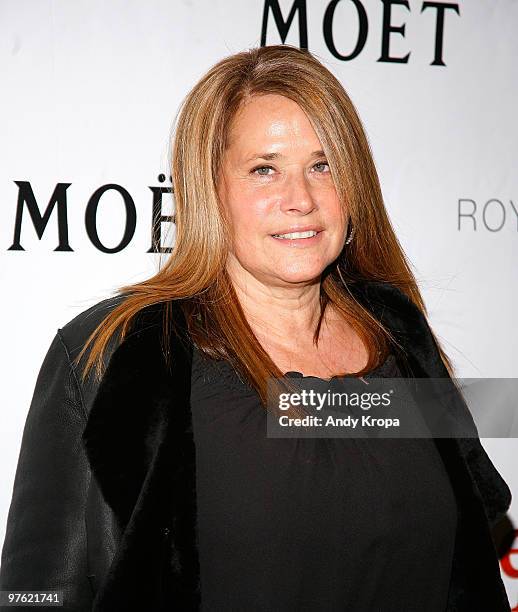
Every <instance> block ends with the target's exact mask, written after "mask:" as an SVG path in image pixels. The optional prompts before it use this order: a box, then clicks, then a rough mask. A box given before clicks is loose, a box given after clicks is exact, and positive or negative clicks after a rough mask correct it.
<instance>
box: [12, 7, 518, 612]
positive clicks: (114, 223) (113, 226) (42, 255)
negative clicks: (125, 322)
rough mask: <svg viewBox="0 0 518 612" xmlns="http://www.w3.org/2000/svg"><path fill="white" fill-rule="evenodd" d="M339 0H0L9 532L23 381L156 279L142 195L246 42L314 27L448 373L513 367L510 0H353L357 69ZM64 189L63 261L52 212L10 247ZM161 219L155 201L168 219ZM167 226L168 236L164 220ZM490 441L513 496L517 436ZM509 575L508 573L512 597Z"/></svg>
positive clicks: (293, 35) (516, 364) (515, 289)
mask: <svg viewBox="0 0 518 612" xmlns="http://www.w3.org/2000/svg"><path fill="white" fill-rule="evenodd" d="M334 4H335V3H334V2H330V1H329V0H308V1H307V2H303V1H299V2H294V0H279V1H278V2H276V1H271V2H268V1H265V0H240V2H231V1H230V0H205V1H202V0H183V1H179V0H164V1H159V0H152V1H149V2H138V1H136V0H126V1H123V0H110V1H108V2H106V1H104V0H103V1H101V0H88V1H82V0H74V1H73V2H71V1H70V0H33V1H28V0H1V1H0V67H1V83H2V95H1V96H0V105H1V108H0V113H1V117H2V121H1V124H0V130H1V132H0V197H1V202H2V207H1V209H0V214H1V224H0V232H1V238H2V244H3V248H2V255H1V256H2V265H1V268H0V274H1V283H2V288H3V291H2V296H3V299H2V321H3V326H2V343H1V347H0V351H1V358H2V364H1V365H2V374H3V378H2V388H1V393H2V407H3V410H2V425H1V445H2V446H1V448H2V462H1V467H0V469H1V476H2V487H1V490H0V525H1V527H0V541H3V536H4V530H5V521H6V518H7V511H8V508H9V502H10V497H11V490H12V483H13V479H14V473H15V468H16V461H17V458H18V452H19V445H20V440H21V435H22V430H23V425H24V422H25V417H26V415H27V411H28V408H29V404H30V400H31V397H32V392H33V386H34V383H35V381H36V376H37V373H38V370H39V367H40V365H41V362H42V360H43V357H44V355H45V353H46V351H47V349H48V346H49V344H50V341H51V340H52V338H53V336H54V333H55V331H56V328H57V327H61V326H63V325H64V324H65V323H66V322H67V321H68V320H70V319H71V318H72V317H73V316H74V315H75V314H77V313H78V312H80V311H82V310H84V309H86V308H87V307H88V306H90V305H92V304H94V303H95V302H97V301H99V300H100V299H103V298H104V297H107V296H108V295H110V294H111V292H112V291H113V290H114V289H115V288H116V287H118V286H121V285H123V284H126V283H129V282H134V281H137V280H140V279H143V278H146V277H148V276H150V275H151V274H152V273H153V272H154V271H156V269H157V266H158V263H159V259H158V258H159V256H158V255H156V254H150V253H147V251H148V249H149V248H150V227H151V221H152V208H151V205H152V196H153V193H152V191H151V188H153V189H155V188H158V187H160V186H162V187H164V186H165V187H167V186H169V185H170V182H169V175H170V172H169V170H168V154H169V137H170V131H171V126H172V121H173V117H174V115H175V113H176V111H177V109H178V106H179V103H180V101H181V99H182V98H183V97H184V96H185V94H186V93H187V91H188V90H189V89H190V88H191V87H192V85H193V84H194V83H195V82H196V81H197V80H198V78H199V77H200V76H201V75H202V74H203V73H204V72H205V71H206V70H207V69H208V68H209V67H210V66H211V65H213V64H214V63H215V62H216V61H217V60H219V59H220V58H222V57H224V56H226V55H229V54H231V53H235V52H237V51H240V50H243V49H245V48H248V47H251V46H257V45H259V44H277V43H280V42H285V43H289V44H294V45H298V46H302V45H303V44H304V42H303V38H302V41H301V34H302V35H304V32H305V33H306V36H307V46H308V48H309V49H310V50H311V51H312V52H313V53H314V54H315V55H317V57H318V58H319V59H320V60H321V61H323V62H324V63H325V64H326V65H327V66H328V67H329V68H330V69H331V70H332V71H333V72H334V74H336V75H337V76H338V77H339V78H340V80H341V82H342V83H343V85H344V87H345V88H346V90H347V91H348V93H349V95H350V96H351V98H352V100H353V102H354V103H355V105H356V107H357V109H358V111H359V113H360V116H361V117H362V119H363V121H364V124H365V127H366V130H367V134H368V136H369V140H370V142H371V146H372V149H373V152H374V157H375V161H376V164H377V167H378V171H379V174H380V179H381V184H382V189H383V193H384V196H385V202H386V206H387V209H388V211H389V214H390V217H391V219H392V221H393V223H394V227H395V229H396V232H397V234H398V237H399V239H400V241H401V243H402V246H403V248H404V249H405V251H406V253H407V254H408V256H409V258H410V260H411V262H412V263H413V265H414V269H415V273H416V277H417V279H418V282H419V284H420V287H421V289H422V292H423V295H424V297H425V300H426V303H427V306H428V309H429V313H430V321H431V324H432V326H433V328H434V329H435V330H436V332H437V333H438V335H439V338H440V339H441V340H442V341H443V343H444V346H445V348H446V350H447V351H448V353H449V354H450V355H451V357H452V359H453V361H454V363H455V365H456V367H457V373H458V376H460V377H516V376H517V374H518V361H517V360H516V357H515V354H516V348H517V347H518V328H517V326H516V323H515V313H516V310H517V307H518V285H517V280H518V272H517V266H516V261H517V257H516V256H517V253H518V249H517V244H516V237H517V231H518V192H517V187H518V184H517V177H516V172H515V170H516V167H517V155H516V142H517V141H518V127H517V120H516V100H517V99H518V80H517V78H516V75H517V72H516V66H515V62H516V59H517V57H518V39H517V37H516V26H517V24H518V3H517V2H516V1H515V0H498V1H497V0H460V1H457V2H453V1H452V2H450V3H449V4H453V5H456V6H457V7H458V10H454V9H447V10H446V9H445V10H444V11H440V10H438V9H437V8H434V7H428V8H427V7H426V4H428V3H426V2H423V1H422V0H409V2H408V7H406V6H405V5H404V3H399V4H396V3H394V4H393V5H392V9H391V14H390V15H388V14H386V15H385V20H384V10H385V11H386V10H387V9H384V6H387V7H388V6H389V5H384V3H383V2H381V1H380V0H362V2H360V3H359V4H360V5H361V7H363V9H364V16H363V17H364V23H367V25H368V28H367V37H366V40H365V44H364V45H363V48H362V49H361V50H360V52H359V53H358V54H357V55H356V57H354V58H352V59H341V58H340V57H338V55H340V54H341V55H342V56H347V55H350V54H351V52H352V51H353V49H354V48H355V46H356V42H357V40H358V39H359V34H360V29H359V18H358V10H357V8H355V4H354V3H353V2H351V1H349V0H342V1H340V2H338V3H336V7H335V11H334V15H333V18H332V23H331V25H329V24H330V21H329V19H330V13H329V11H330V10H331V8H332V6H333V5H334ZM432 4H433V3H432ZM293 6H295V8H296V9H297V7H298V10H296V11H295V13H294V19H293V20H292V21H291V23H290V25H289V28H288V33H287V36H286V38H285V39H284V40H283V39H282V37H281V34H280V32H281V31H282V28H280V27H279V23H276V21H275V18H274V13H273V12H272V11H271V10H270V9H269V7H278V8H279V13H278V15H280V16H281V18H282V19H284V21H285V22H287V21H288V16H289V15H290V10H291V9H292V7H293ZM356 6H357V5H356ZM304 7H305V13H304V10H303V9H304ZM265 12H266V20H265V21H263V14H264V13H265ZM326 14H327V17H326ZM441 14H442V16H443V17H444V19H443V20H442V24H441V18H440V17H441ZM299 17H300V19H299ZM384 23H385V26H384ZM324 24H326V27H324ZM403 24H404V26H405V27H404V31H403V30H402V29H401V27H400V26H402V25H403ZM389 25H390V26H391V28H392V29H393V31H389ZM384 31H385V35H384V33H383V32H384ZM324 33H326V34H324ZM263 35H264V38H263ZM326 37H327V38H326ZM384 39H385V41H388V45H389V46H388V54H387V53H385V56H386V55H389V56H391V57H405V56H407V59H406V61H404V62H397V61H387V57H385V58H383V57H382V55H383V52H382V48H383V41H384ZM333 48H334V49H335V52H334V53H333ZM436 55H437V56H438V57H440V58H441V60H442V62H441V61H437V60H436V61H434V58H435V57H436ZM380 59H381V60H382V61H380ZM161 173H163V174H164V175H165V182H163V183H161V182H160V181H159V179H158V176H159V174H161ZM58 184H68V185H69V186H68V187H67V188H66V193H67V221H68V224H67V230H68V242H69V245H70V248H71V250H69V251H56V248H57V247H58V244H59V240H58V224H57V209H55V210H54V212H53V213H52V215H51V216H50V218H49V221H48V225H47V226H46V229H45V231H44V232H43V234H42V236H41V238H39V237H38V235H37V233H36V230H35V226H34V224H33V222H32V220H31V217H30V215H29V213H28V209H27V206H26V205H24V213H23V218H22V223H21V231H20V235H19V244H20V246H21V247H22V248H21V249H20V248H19V247H18V248H13V244H16V242H17V241H16V240H15V233H16V232H15V229H16V210H17V202H18V197H19V192H20V191H21V190H22V189H26V190H28V189H29V188H30V189H32V192H33V193H34V197H35V200H36V202H37V205H38V207H39V210H40V213H41V214H43V212H44V211H45V209H46V207H47V204H48V203H49V201H50V200H51V196H52V194H53V192H54V189H55V188H56V186H57V185H58ZM107 184H117V185H119V186H120V187H121V188H124V189H125V190H127V192H128V193H129V194H130V196H131V198H132V199H133V201H134V204H135V208H136V212H137V220H136V228H135V232H134V235H133V236H132V239H131V240H130V241H129V243H128V244H127V246H125V247H124V248H123V249H121V250H120V251H119V252H115V253H106V252H101V251H100V250H99V249H98V248H97V247H96V246H95V245H94V244H93V243H92V241H91V240H90V238H89V235H88V233H87V230H86V227H85V213H86V210H87V204H88V202H89V200H90V198H91V196H92V195H93V194H94V192H95V191H96V190H97V189H99V188H100V187H102V186H104V185H107ZM24 185H25V186H24ZM64 188H65V187H64V186H63V187H62V189H64ZM171 212H172V201H171V199H170V196H169V197H167V195H166V196H165V197H164V206H163V213H164V214H170V213H171ZM460 213H463V214H464V215H466V216H461V215H460ZM124 227H125V209H124V207H123V203H122V199H121V196H120V194H118V193H116V192H115V191H114V190H111V191H109V192H108V193H106V194H105V195H104V196H103V197H102V198H101V202H100V204H99V209H98V211H97V229H98V234H99V240H100V242H101V243H102V244H104V245H105V246H106V247H108V248H113V247H116V246H117V245H118V244H119V242H120V241H121V239H122V236H123V234H124ZM163 230H164V236H163V244H166V243H167V241H168V240H169V244H170V243H171V240H172V239H174V232H173V230H174V227H172V226H171V224H167V223H164V224H163ZM167 231H169V237H168V236H167V235H166V232H167ZM165 256H166V255H164V257H165ZM482 442H483V444H484V446H485V447H486V449H487V450H488V453H489V454H490V456H491V458H492V459H493V461H494V463H495V465H496V466H497V468H498V469H499V470H500V472H501V473H502V475H503V476H504V478H505V479H506V481H507V482H508V483H509V484H510V486H511V487H512V489H513V492H514V493H515V495H516V497H517V498H518V475H517V474H516V473H515V470H514V455H515V453H516V451H517V450H518V440H514V439H511V440H507V439H483V440H482ZM517 504H518V501H513V505H512V506H511V511H510V518H511V520H513V522H515V521H517V520H518V505H517ZM509 560H510V561H511V566H510V567H512V558H510V559H509ZM515 566H516V567H517V568H518V562H517V563H515ZM517 572H518V570H517ZM514 573H516V572H513V571H510V572H504V573H503V575H504V580H505V584H506V588H507V590H508V593H509V597H510V601H511V604H512V605H516V604H517V603H518V587H517V585H516V580H514V579H515V578H516V577H518V573H516V576H513V575H512V574H514ZM517 609H518V608H517Z"/></svg>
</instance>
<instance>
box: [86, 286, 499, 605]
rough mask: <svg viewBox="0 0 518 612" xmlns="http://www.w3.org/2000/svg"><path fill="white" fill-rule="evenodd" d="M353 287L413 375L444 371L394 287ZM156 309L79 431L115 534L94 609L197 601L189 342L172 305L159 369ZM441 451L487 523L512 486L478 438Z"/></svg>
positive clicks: (114, 361)
mask: <svg viewBox="0 0 518 612" xmlns="http://www.w3.org/2000/svg"><path fill="white" fill-rule="evenodd" d="M350 288H351V291H352V292H353V294H354V295H355V297H356V298H357V299H358V300H359V301H361V302H362V303H363V304H364V305H365V306H366V307H367V308H368V309H369V310H370V311H371V312H372V313H373V314H374V316H375V317H377V318H378V320H380V321H381V322H383V323H384V324H385V325H387V326H388V328H389V329H390V331H391V332H392V333H393V334H394V336H395V337H396V339H397V340H398V342H400V343H401V345H402V346H403V347H404V350H405V352H406V353H407V357H408V358H409V360H410V363H411V364H412V368H413V369H414V370H415V375H416V376H426V377H437V378H441V377H446V376H448V373H447V371H446V369H445V367H444V365H443V364H442V361H441V360H440V356H439V354H438V352H437V349H436V346H435V344H434V342H433V338H432V337H431V335H430V332H429V329H428V326H427V324H426V322H425V320H424V318H423V316H422V315H421V313H420V312H419V310H418V309H417V308H416V307H415V306H414V305H413V304H412V302H411V301H410V300H409V299H408V298H407V297H406V296H405V295H404V294H403V293H402V292H401V291H400V290H398V289H397V288H395V287H394V286H392V285H388V284H386V283H381V282H361V283H356V284H354V285H351V287H350ZM161 313H162V308H161V305H154V306H152V307H148V308H146V309H145V310H144V311H143V312H142V316H139V317H138V318H137V321H136V324H135V326H134V328H133V331H132V332H131V334H130V335H129V336H127V337H126V338H125V339H124V340H123V342H121V343H120V345H119V346H118V347H117V348H116V349H115V351H114V352H113V354H112V356H111V358H110V361H109V363H108V366H107V369H106V371H105V374H104V376H103V378H102V380H101V381H100V383H99V387H98V390H97V392H96V395H95V398H94V401H93V403H92V408H91V411H90V414H89V417H88V422H87V425H86V428H85V430H84V433H83V443H84V446H85V450H86V453H87V456H88V460H89V463H90V466H91V470H92V474H93V477H94V478H95V479H96V481H97V484H98V486H99V488H100V490H101V492H102V494H103V496H104V499H105V500H106V502H107V504H108V505H109V506H110V507H111V508H112V510H113V512H114V515H115V518H116V521H117V523H118V525H119V527H120V529H121V534H122V536H121V542H120V545H119V547H118V549H117V553H116V556H115V558H114V560H113V563H112V565H111V567H110V571H109V574H108V576H107V579H106V580H105V581H104V583H103V585H102V586H101V589H100V590H99V592H98V593H97V597H96V600H95V603H94V608H93V610H94V612H95V611H100V610H108V609H110V610H111V609H126V610H141V609H153V610H155V609H160V606H161V603H160V601H158V600H157V599H156V598H157V597H164V599H167V597H166V596H167V592H166V591H167V589H170V591H171V593H172V592H174V601H176V602H178V604H179V606H181V605H182V604H183V605H184V606H185V608H182V607H180V609H195V608H196V606H197V605H198V602H199V596H200V592H199V589H200V584H199V561H198V555H197V550H196V547H195V546H193V544H194V542H195V538H196V529H195V522H196V486H195V448H194V440H193V431H192V420H191V410H190V378H191V365H192V351H193V347H192V344H191V343H190V342H189V341H188V339H187V335H186V333H185V332H186V327H185V319H184V317H183V314H182V311H181V308H180V307H179V305H178V304H176V303H173V308H172V314H173V324H174V325H175V326H176V327H177V328H178V329H179V330H180V331H181V334H182V338H184V339H186V341H181V342H172V343H171V347H170V348H171V361H172V368H171V369H170V370H169V369H168V368H167V367H166V365H165V361H164V359H163V346H162V344H161V333H160V332H161V325H162V320H161ZM438 448H439V450H440V452H441V456H442V457H443V460H444V461H445V464H446V465H447V466H448V469H449V473H450V476H451V477H452V478H454V479H455V480H454V482H455V483H456V486H458V487H460V488H461V489H462V491H463V493H462V494H463V496H464V497H465V498H466V499H468V498H469V499H471V500H472V501H473V503H474V504H475V505H476V506H477V512H478V513H479V514H478V515H477V517H478V520H485V516H484V512H486V514H487V517H488V518H489V520H491V521H493V520H495V519H496V518H498V517H499V516H501V515H502V514H503V513H505V511H506V510H507V508H508V506H509V503H510V492H509V489H508V487H507V485H506V484H505V482H504V481H503V480H502V478H501V477H500V475H499V474H498V472H497V471H496V469H495V468H494V466H493V465H492V463H491V462H490V460H489V458H488V457H487V454H486V453H485V451H484V450H483V448H482V446H481V445H480V442H479V441H478V439H476V440H473V439H466V440H462V441H458V440H454V439H452V440H443V441H442V444H441V443H439V444H438ZM487 534H489V531H488V532H487ZM487 534H486V536H487ZM485 544H486V545H487V544H488V541H486V542H485ZM157 551H161V554H162V555H163V557H162V556H160V554H158V555H157ZM164 560H167V563H164ZM168 564H169V565H168ZM491 569H492V571H493V572H494V570H495V568H494V565H493V566H492V568H491ZM497 569H498V568H497ZM164 572H166V574H165V575H164ZM496 588H499V587H498V585H497V587H496ZM502 588H503V586H502ZM157 594H158V595H157ZM153 606H154V607H153ZM503 609H505V608H503Z"/></svg>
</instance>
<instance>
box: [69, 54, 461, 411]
mask: <svg viewBox="0 0 518 612" xmlns="http://www.w3.org/2000/svg"><path fill="white" fill-rule="evenodd" d="M262 94H278V95H282V96H286V97H287V98H289V99H291V100H293V101H295V102H296V103H297V104H298V105H299V106H300V107H301V108H302V109H303V111H304V112H305V113H306V115H307V116H308V119H309V121H310V122H311V124H312V126H313V129H314V130H315V133H316V134H317V136H318V138H319V140H320V142H321V145H322V148H323V150H324V152H325V154H326V157H327V162H328V164H329V167H330V170H331V173H332V176H333V180H334V185H335V188H336V191H337V195H338V196H339V199H340V202H341V203H342V206H343V207H344V213H345V215H346V216H345V218H348V222H349V224H350V225H352V227H353V228H354V230H355V234H354V239H353V240H352V242H350V244H346V245H344V249H343V251H342V252H341V253H340V255H339V256H338V258H337V259H336V261H335V262H333V264H331V265H330V266H328V268H326V270H324V271H323V273H322V277H321V284H320V303H321V313H320V319H319V322H318V325H317V327H316V329H315V332H314V336H313V341H314V343H315V344H317V343H318V338H319V332H320V326H321V323H322V319H323V316H324V311H325V309H326V307H327V305H328V304H329V303H332V304H333V305H334V307H335V308H336V309H337V310H338V311H340V312H341V313H342V315H343V316H344V317H345V318H346V320H347V321H348V322H349V324H350V325H351V326H352V327H353V328H354V329H355V330H356V331H357V333H358V334H359V335H360V337H361V338H362V340H363V341H364V343H365V345H366V347H367V349H368V353H369V359H368V363H367V365H366V366H365V368H364V370H362V371H361V372H359V373H357V375H358V376H361V375H363V374H365V373H367V372H368V371H370V370H371V369H373V368H374V367H376V366H377V365H379V364H380V363H382V362H383V361H384V359H385V358H386V356H387V354H388V351H389V348H390V342H395V339H394V338H393V337H392V336H391V335H390V333H389V331H388V330H387V329H386V328H385V327H384V326H383V325H382V324H381V323H380V322H379V321H378V320H377V319H376V318H375V317H374V316H373V315H372V314H371V313H370V312H369V311H368V310H367V309H366V308H364V307H363V306H362V305H361V304H360V303H359V302H358V301H357V300H355V298H354V297H353V295H352V293H351V292H350V290H348V286H347V285H348V283H354V282H355V281H358V280H364V281H365V280H372V281H384V282H388V283H392V284H393V285H395V286H396V287H398V288H399V289H400V290H402V291H403V292H404V293H405V294H406V295H407V296H408V297H409V298H410V299H411V300H412V302H413V303H414V304H416V305H417V307H418V308H419V309H420V311H421V312H422V313H423V314H424V315H425V316H427V311H426V307H425V304H424V301H423V299H422V297H421V294H420V292H419V288H418V286H417V283H416V280H415V278H414V275H413V273H412V271H411V268H410V264H409V262H408V261H407V259H406V257H405V254H404V252H403V250H402V248H401V246H400V244H399V242H398V239H397V238H396V235H395V233H394V230H393V228H392V225H391V222H390V220H389V217H388V215H387V212H386V209H385V205H384V202H383V196H382V192H381V188H380V183H379V178H378V174H377V171H376V168H375V165H374V161H373V157H372V153H371V150H370V145H369V142H368V139H367V136H366V134H365V131H364V128H363V126H362V122H361V121H360V118H359V116H358V113H357V111H356V109H355V107H354V105H353V103H352V101H351V99H350V98H349V96H348V94H347V93H346V91H345V90H344V88H343V86H342V84H341V83H340V82H339V81H338V79H337V78H336V77H335V76H334V75H333V74H332V73H331V72H330V71H329V70H328V69H327V68H326V67H325V66H324V65H323V64H322V63H321V62H320V61H319V60H318V59H317V58H316V57H315V56H314V55H312V54H311V53H310V52H309V51H307V50H304V49H299V48H297V47H294V46H291V45H271V46H265V47H259V48H252V49H248V50H245V51H243V52H239V53H236V54H234V55H231V56H229V57H226V58H224V59H222V60H221V61H219V62H218V63H216V64H215V65H214V66H213V67H212V68H210V70H209V71H208V72H207V73H206V74H205V75H204V76H203V77H202V78H201V79H200V80H199V81H198V83H197V84H196V85H195V86H194V87H193V88H192V89H191V91H190V92H189V93H188V95H187V96H186V97H185V98H184V100H183V102H182V104H181V106H180V108H179V111H178V113H177V115H176V117H175V126H174V128H175V129H174V130H173V134H174V135H173V142H172V148H171V151H172V154H171V177H172V183H173V193H174V203H175V219H174V220H175V223H176V240H175V244H174V247H173V249H172V252H171V254H170V256H169V257H168V259H167V261H166V262H165V263H164V265H163V266H162V267H161V268H160V269H159V271H158V272H157V273H156V274H155V275H154V276H152V277H151V278H149V279H147V280H144V281H142V282H138V283H135V284H131V285H125V286H123V287H121V288H119V289H118V290H116V293H117V294H120V295H122V294H124V296H125V297H124V299H123V300H122V301H121V303H120V304H118V305H117V306H116V307H115V308H114V309H113V310H112V311H110V312H109V314H108V315H107V316H106V317H105V318H104V320H103V321H102V323H101V324H100V325H99V326H98V327H97V328H96V329H95V330H94V332H93V333H92V334H91V335H90V337H89V338H88V340H87V342H86V344H85V346H84V347H83V350H82V351H81V353H80V355H79V356H78V358H77V360H79V359H80V358H81V357H82V355H83V353H84V352H85V350H86V348H87V347H88V346H89V345H90V344H92V347H91V350H90V354H89V355H88V359H87V361H86V364H85V367H84V370H83V373H82V377H83V380H84V378H85V377H86V375H87V373H88V371H89V370H90V369H91V368H92V366H93V365H94V363H95V364H96V368H95V371H96V375H97V377H99V378H100V377H101V376H102V373H103V366H102V363H103V354H104V351H105V349H106V347H107V345H108V343H109V341H110V339H111V338H112V336H113V335H114V334H115V332H119V333H120V339H121V340H122V339H123V338H124V337H125V336H126V334H127V333H128V331H129V330H130V329H131V324H132V322H133V321H134V320H135V317H136V316H137V314H138V313H139V312H140V311H141V310H142V309H144V308H146V307H148V306H151V305H153V304H158V303H162V304H163V312H164V321H163V335H164V338H165V342H164V346H169V344H168V343H169V341H170V338H171V336H172V335H171V331H172V330H171V320H172V318H171V312H170V311H171V307H172V304H173V302H174V301H175V300H176V301H178V303H179V304H180V305H181V308H182V310H183V313H184V314H185V317H186V322H187V328H188V333H189V335H190V337H191V339H192V341H193V342H194V344H195V345H196V346H197V347H198V348H199V349H200V350H201V351H202V352H203V353H204V354H205V355H206V356H207V357H209V358H213V359H226V360H228V361H230V363H231V364H232V365H233V366H234V367H235V368H236V370H237V371H238V372H239V373H240V374H241V375H242V376H243V377H244V378H245V379H246V380H247V381H248V382H249V383H250V384H251V385H252V386H253V387H254V388H255V389H256V390H257V392H258V394H259V396H260V398H261V400H262V402H263V404H265V405H266V397H267V393H266V389H267V380H268V378H269V377H275V378H277V377H281V376H282V375H283V373H282V372H281V371H280V369H279V368H278V367H277V366H276V365H275V363H274V362H273V361H272V359H271V358H270V357H269V355H268V354H267V352H266V351H265V350H264V348H263V347H262V346H261V344H260V343H259V341H258V339H257V337H256V336H255V335H254V333H253V331H252V329H251V327H250V326H249V324H248V322H247V319H246V317H245V315H244V312H243V310H242V308H241V305H240V302H239V299H238V297H237V293H236V292H235V290H234V287H233V284H232V282H231V279H230V277H229V275H228V273H227V271H226V267H225V264H226V260H227V254H228V253H229V248H230V245H231V244H232V240H231V235H230V228H231V224H230V220H229V218H228V212H227V210H226V207H225V205H224V202H221V201H220V199H219V198H218V193H217V185H218V181H219V177H220V169H221V166H222V159H223V155H224V153H225V150H226V148H227V144H228V136H229V129H230V126H231V125H232V121H233V118H234V116H235V115H236V113H237V111H238V110H239V109H240V108H241V106H242V105H243V104H244V103H246V102H247V100H249V99H250V97H251V96H260V95H262ZM432 333H433V332H432ZM434 339H435V340H436V342H437V346H438V348H439V351H440V355H441V358H442V360H443V363H444V364H445V366H446V368H447V369H448V372H449V373H450V374H452V373H453V367H452V364H451V363H450V361H449V359H448V357H447V355H446V354H445V352H444V350H443V349H442V347H441V346H440V343H439V341H438V340H437V338H436V337H435V335H434ZM396 344H397V343H396ZM165 358H166V359H167V355H165Z"/></svg>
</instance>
